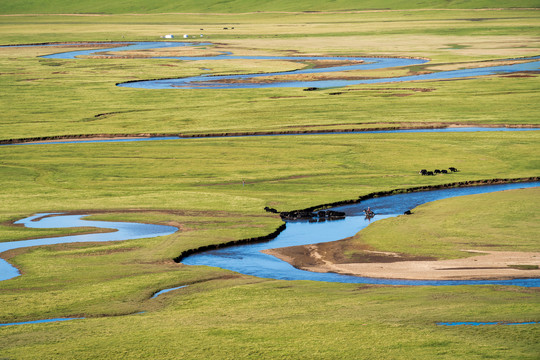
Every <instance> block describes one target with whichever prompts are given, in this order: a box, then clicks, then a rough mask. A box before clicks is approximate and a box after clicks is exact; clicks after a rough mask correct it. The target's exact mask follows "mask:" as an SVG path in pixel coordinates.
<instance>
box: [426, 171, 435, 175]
mask: <svg viewBox="0 0 540 360" xmlns="http://www.w3.org/2000/svg"><path fill="white" fill-rule="evenodd" d="M426 175H428V176H432V175H435V174H434V173H433V171H428V172H427V174H426Z"/></svg>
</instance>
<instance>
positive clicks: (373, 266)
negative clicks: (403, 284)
mask: <svg viewBox="0 0 540 360" xmlns="http://www.w3.org/2000/svg"><path fill="white" fill-rule="evenodd" d="M336 243H338V244H336ZM342 250H343V249H342V244H339V241H336V242H334V243H323V244H314V245H305V246H294V247H290V248H279V249H270V250H265V251H263V252H264V253H266V254H269V255H273V256H275V257H277V258H279V259H281V260H283V261H286V262H288V263H289V264H291V265H293V266H294V267H295V268H298V269H302V270H308V271H312V272H332V273H337V274H344V275H353V276H359V277H370V278H383V279H408V280H480V279H498V280H504V279H526V278H538V277H540V253H538V252H530V253H525V252H510V251H489V252H488V251H473V250H463V251H466V252H474V253H478V254H479V255H477V256H473V257H468V258H464V259H452V260H435V259H433V260H430V259H429V258H421V257H413V256H410V255H407V254H399V253H390V252H378V251H372V250H363V251H362V252H361V253H359V254H357V255H356V258H355V259H346V258H344V257H343V256H342Z"/></svg>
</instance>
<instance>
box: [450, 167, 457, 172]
mask: <svg viewBox="0 0 540 360" xmlns="http://www.w3.org/2000/svg"><path fill="white" fill-rule="evenodd" d="M448 170H450V171H451V172H458V169H456V168H455V167H449V168H448Z"/></svg>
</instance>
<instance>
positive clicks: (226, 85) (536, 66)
mask: <svg viewBox="0 0 540 360" xmlns="http://www.w3.org/2000/svg"><path fill="white" fill-rule="evenodd" d="M54 45H55V44H47V45H40V46H54ZM64 45H66V44H64ZM74 45H78V46H80V45H81V44H74ZM89 45H92V44H91V43H90V44H89ZM110 45H111V46H114V45H118V46H115V47H111V48H107V49H103V48H100V49H93V50H76V51H68V52H61V53H55V54H50V55H45V56H42V57H43V58H49V59H75V58H77V57H80V56H90V55H91V56H105V55H104V53H105V52H109V51H114V52H121V51H126V50H147V49H159V48H170V47H183V46H209V45H212V44H211V43H191V42H174V41H153V42H152V41H150V42H122V43H117V44H115V43H110ZM19 46H25V45H19ZM28 46H30V45H28ZM32 46H36V45H32ZM107 56H110V55H107ZM154 58H155V59H175V60H182V61H214V60H216V61H217V60H225V59H228V60H282V61H312V60H339V61H362V63H359V64H353V65H345V66H331V65H330V66H328V67H324V68H308V69H299V70H295V71H286V72H272V73H262V74H243V75H219V76H214V75H212V74H203V75H199V76H193V77H186V78H180V79H161V80H145V81H135V82H127V83H120V84H117V85H118V86H120V87H130V88H143V89H254V88H257V89H260V88H284V87H295V88H296V87H303V88H336V87H344V86H349V85H359V84H375V83H390V82H405V81H419V80H443V79H460V78H471V77H478V76H486V75H495V74H507V73H513V72H521V71H538V70H540V61H539V59H540V56H536V57H531V58H528V60H530V61H529V62H520V63H515V64H508V65H497V66H487V67H480V68H474V69H460V70H451V71H437V72H432V73H429V74H420V75H411V76H402V77H391V78H379V79H363V80H344V79H341V80H317V81H278V82H272V83H260V82H251V83H246V82H242V81H243V80H250V79H256V78H258V77H263V76H282V75H297V74H314V73H329V72H337V71H351V70H373V69H387V68H395V67H404V66H412V65H420V64H424V63H426V62H428V60H424V59H408V58H378V57H337V56H335V57H332V56H234V55H232V54H231V53H228V52H223V53H222V54H220V55H217V56H192V57H188V56H180V57H177V56H172V57H154ZM506 60H515V59H506ZM521 60H524V59H521Z"/></svg>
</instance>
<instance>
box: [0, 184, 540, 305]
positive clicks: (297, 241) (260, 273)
mask: <svg viewBox="0 0 540 360" xmlns="http://www.w3.org/2000/svg"><path fill="white" fill-rule="evenodd" d="M537 186H540V182H529V183H512V184H501V185H488V186H473V187H462V188H451V189H443V190H434V191H424V192H416V193H407V194H398V195H392V196H386V197H379V198H373V199H369V200H366V201H362V202H361V203H360V204H355V205H347V206H341V207H336V208H334V209H335V210H338V211H343V212H345V213H346V214H347V217H346V218H345V219H343V220H338V221H327V222H318V223H309V222H303V221H297V222H287V226H286V229H285V230H284V231H283V232H282V233H281V234H280V235H278V236H277V237H276V238H275V239H273V240H271V241H268V242H264V243H254V244H248V245H239V246H234V247H227V248H223V249H219V250H213V251H207V252H202V253H198V254H194V255H191V256H189V257H186V258H184V259H183V261H182V263H184V264H186V265H206V266H215V267H220V268H224V269H229V270H232V271H236V272H240V273H242V274H246V275H253V276H257V277H262V278H272V279H282V280H312V281H328V282H343V283H364V284H387V285H481V284H500V285H516V286H525V287H539V286H540V279H512V280H451V281H430V280H422V281H419V280H399V279H377V278H364V277H356V276H348V275H340V274H333V273H315V272H309V271H304V270H299V269H296V268H294V267H293V266H291V265H289V264H288V263H286V262H284V261H281V260H279V259H277V258H276V257H274V256H271V255H267V254H264V253H262V252H261V250H266V249H273V248H280V247H287V246H295V245H307V244H314V243H321V242H328V241H335V240H340V239H344V238H346V237H349V236H353V235H355V234H356V233H357V232H359V231H360V230H361V229H363V228H365V227H366V226H368V225H369V224H370V223H372V222H374V221H377V220H380V219H384V218H388V217H393V216H398V215H400V214H403V212H404V211H406V210H409V209H412V208H414V207H416V206H418V205H421V204H424V203H426V202H430V201H435V200H440V199H445V198H450V197H456V196H464V195H472V194H483V193H489V192H495V191H503V190H511V189H521V188H529V187H537ZM366 207H371V209H372V210H373V211H374V212H375V213H376V214H377V215H376V216H375V217H374V218H373V219H370V220H367V219H365V217H364V216H363V211H362V209H364V208H366ZM15 224H22V225H24V226H26V227H32V228H65V227H95V228H105V229H114V230H116V231H114V232H109V233H98V234H85V235H71V236H61V237H54V238H41V239H32V240H21V241H11V242H4V243H0V253H2V252H4V251H7V250H11V249H17V248H23V247H30V246H40V245H52V244H60V243H71V242H95V241H121V240H130V239H141V238H150V237H155V236H166V235H170V234H173V233H175V232H176V231H178V228H176V227H174V226H165V225H152V224H138V223H125V222H109V221H89V220H84V219H83V215H62V214H53V213H47V214H36V215H33V216H30V217H28V218H25V219H22V220H19V221H17V222H16V223H15ZM18 275H20V273H19V272H18V270H17V269H16V268H15V267H13V266H11V265H10V264H9V263H8V262H7V261H5V260H2V261H0V280H7V279H11V278H13V277H16V276H18ZM173 289H176V288H173ZM173 289H171V290H173ZM169 291H170V290H169ZM158 294H159V293H158ZM158 294H156V296H157V295H158Z"/></svg>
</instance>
